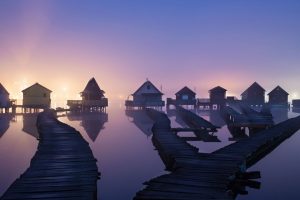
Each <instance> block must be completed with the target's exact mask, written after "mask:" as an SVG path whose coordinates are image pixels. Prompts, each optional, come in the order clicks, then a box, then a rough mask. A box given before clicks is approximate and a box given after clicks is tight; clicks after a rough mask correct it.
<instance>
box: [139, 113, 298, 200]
mask: <svg viewBox="0 0 300 200" xmlns="http://www.w3.org/2000/svg"><path fill="white" fill-rule="evenodd" d="M155 112H157V111H153V110H151V111H149V113H150V115H152V116H155V117H156V123H155V125H154V127H153V143H154V145H155V147H156V148H157V149H158V151H159V154H160V156H161V157H162V160H164V163H165V164H166V166H167V169H168V170H170V171H171V173H170V174H165V175H162V176H159V177H157V178H154V179H152V180H150V181H147V182H145V185H146V187H145V188H144V189H143V190H141V191H139V192H138V193H137V194H136V196H135V198H134V199H135V200H158V199H160V200H162V199H165V200H167V199H173V200H199V199H203V200H204V199H205V200H207V199H219V200H225V199H226V200H228V199H235V198H236V195H237V193H239V192H240V193H246V191H244V190H243V187H244V186H245V185H247V184H249V185H251V184H252V186H254V185H255V184H254V183H253V181H252V180H247V179H248V178H249V177H248V178H247V176H246V175H245V176H243V173H245V171H246V169H247V167H249V166H251V164H254V163H255V162H257V161H258V160H259V159H261V158H262V157H263V156H264V155H266V154H268V153H269V152H270V151H272V150H273V149H274V148H275V147H276V146H278V145H279V144H280V143H281V142H283V141H284V140H285V139H286V138H288V137H289V136H291V135H292V134H293V133H295V132H296V131H297V130H299V129H300V117H297V118H293V119H289V120H287V121H285V122H282V123H281V124H278V125H276V126H274V127H272V128H271V129H268V130H265V131H263V132H261V133H260V134H257V135H255V136H253V137H251V138H247V139H244V140H241V141H239V142H237V143H234V144H232V145H229V146H227V147H224V148H222V149H220V150H218V151H215V152H213V153H211V154H199V153H197V152H196V149H195V148H194V147H192V146H189V145H188V144H187V143H184V142H182V140H181V139H180V138H179V137H178V136H176V135H175V136H174V133H173V132H172V131H171V130H170V122H169V121H168V118H167V116H164V114H163V113H159V114H154V113H155ZM241 174H242V175H241ZM251 181H252V182H251ZM240 183H243V184H245V185H242V186H241V185H239V184H240ZM241 188H242V189H241Z"/></svg>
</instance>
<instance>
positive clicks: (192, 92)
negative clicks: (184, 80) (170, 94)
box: [175, 86, 196, 95]
mask: <svg viewBox="0 0 300 200" xmlns="http://www.w3.org/2000/svg"><path fill="white" fill-rule="evenodd" d="M186 93H191V94H193V95H196V93H195V92H194V91H193V90H191V89H190V88H188V87H187V86H184V87H183V88H182V89H181V90H179V91H178V92H176V94H175V95H180V94H186Z"/></svg>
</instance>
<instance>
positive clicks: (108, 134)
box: [0, 103, 300, 200]
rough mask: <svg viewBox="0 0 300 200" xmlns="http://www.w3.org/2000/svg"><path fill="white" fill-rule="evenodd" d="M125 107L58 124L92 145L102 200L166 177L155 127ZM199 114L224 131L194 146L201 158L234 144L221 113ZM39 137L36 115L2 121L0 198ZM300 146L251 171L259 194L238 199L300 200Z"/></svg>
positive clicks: (298, 138)
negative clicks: (257, 173)
mask: <svg viewBox="0 0 300 200" xmlns="http://www.w3.org/2000/svg"><path fill="white" fill-rule="evenodd" d="M122 104H123V103H111V104H110V107H109V108H108V110H107V114H103V113H102V114H99V113H98V114H96V113H92V114H85V115H74V114H73V115H70V114H68V115H65V116H61V117H60V118H59V119H60V120H61V121H63V122H65V123H67V124H69V125H71V126H73V127H75V128H76V129H77V130H79V131H80V132H81V134H82V135H83V137H84V138H85V140H87V141H88V142H89V143H90V147H91V149H92V150H93V153H94V156H95V157H96V158H97V160H98V163H97V164H98V168H99V171H100V172H101V179H100V180H99V181H98V199H102V200H119V199H120V200H130V199H132V198H133V197H134V196H135V193H136V192H138V191H139V190H140V189H142V188H143V184H142V183H143V182H145V181H147V180H149V179H151V178H153V177H155V176H158V175H160V174H164V173H167V172H166V171H164V165H163V163H162V161H161V160H160V158H159V155H158V153H157V151H155V150H154V147H153V145H152V142H151V126H152V123H153V122H152V121H151V120H150V119H149V118H148V117H147V116H146V115H145V114H144V113H142V112H130V111H125V109H124V107H123V106H122ZM168 114H169V117H170V119H171V122H172V127H185V126H186V125H185V124H184V123H183V122H182V121H181V119H180V118H179V117H178V116H176V114H174V113H168ZM197 114H199V115H201V116H202V117H204V118H205V119H207V120H210V121H211V122H212V123H213V124H215V125H218V126H220V127H222V128H221V129H220V130H219V131H218V132H217V133H216V135H217V136H218V139H219V141H218V142H216V141H211V142H200V141H196V142H191V144H193V145H195V146H197V147H198V148H199V152H212V151H214V150H216V149H219V148H221V147H223V146H226V145H228V144H230V143H232V142H235V140H236V138H235V137H233V136H232V135H231V134H230V133H229V131H228V129H227V127H226V126H225V123H224V122H223V120H222V119H221V118H220V115H219V114H218V113H217V112H208V111H205V112H203V111H201V112H198V113H197ZM274 114H276V117H275V121H276V122H279V121H282V120H285V119H287V118H288V117H294V116H297V115H298V114H296V113H292V112H289V113H287V112H286V111H282V110H278V109H277V110H275V111H274ZM36 136H37V131H36V128H35V116H34V115H24V116H22V115H19V116H14V117H12V116H7V115H5V116H4V115H2V116H0V163H1V164H0V180H1V184H0V196H1V195H2V194H3V193H4V192H5V190H6V189H7V188H8V187H9V185H10V184H11V183H12V182H13V181H14V180H15V179H16V178H17V177H19V175H20V174H22V173H23V172H24V171H25V170H26V169H27V167H28V166H29V164H30V160H31V158H32V156H33V155H34V153H35V151H36V147H37V144H38V141H37V140H36ZM184 136H192V135H189V134H186V133H185V134H184ZM299 146H300V135H299V132H298V133H296V134H294V135H293V136H292V137H291V138H289V139H288V140H286V141H285V142H284V143H283V144H281V145H280V146H279V147H278V148H277V149H275V150H274V151H273V152H272V153H270V154H269V155H268V156H266V157H265V158H264V159H263V160H261V161H260V162H258V163H257V164H256V165H254V166H253V167H251V168H250V169H249V170H259V171H261V175H262V178H261V179H260V180H259V181H260V182H261V183H262V184H261V189H260V190H252V189H248V191H249V195H246V196H239V197H238V199H241V200H242V199H245V200H246V199H264V200H265V199H299V197H300V194H299V192H298V191H297V188H298V185H299V184H300V173H298V172H297V171H298V169H299V168H300V157H299V156H297V154H298V149H299Z"/></svg>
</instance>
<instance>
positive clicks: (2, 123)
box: [0, 114, 14, 138]
mask: <svg viewBox="0 0 300 200" xmlns="http://www.w3.org/2000/svg"><path fill="white" fill-rule="evenodd" d="M13 118H14V116H13V115H11V114H0V138H1V137H2V136H3V135H4V133H5V132H6V131H7V130H8V128H9V122H10V121H11V120H12V119H13Z"/></svg>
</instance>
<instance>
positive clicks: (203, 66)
mask: <svg viewBox="0 0 300 200" xmlns="http://www.w3.org/2000/svg"><path fill="white" fill-rule="evenodd" d="M0 25H1V31H0V69H1V73H0V82H1V83H2V84H3V85H4V86H5V87H6V88H7V89H8V90H9V92H10V93H11V97H13V98H20V94H21V93H20V91H21V90H22V89H24V88H25V87H27V86H29V85H31V84H33V83H35V82H39V83H41V84H42V85H44V86H46V87H48V88H49V89H51V90H52V91H53V95H54V98H58V99H66V98H76V97H78V93H79V92H81V91H82V90H83V88H84V86H85V84H86V83H87V81H88V80H89V79H90V78H91V77H95V78H96V80H97V81H98V83H99V85H100V87H101V88H102V89H103V90H105V91H106V94H107V96H108V97H109V98H121V99H125V98H127V96H128V95H129V94H131V93H132V92H134V91H135V90H136V89H137V88H138V87H139V86H140V85H141V84H142V83H143V82H144V81H145V80H146V78H148V79H149V80H150V81H152V82H153V83H154V84H155V85H156V86H157V87H158V88H160V87H161V86H162V89H163V92H164V93H165V94H166V95H167V96H172V95H173V94H174V93H175V92H177V91H178V90H179V89H181V88H182V87H183V86H185V85H187V86H189V87H190V88H191V89H193V90H196V92H197V95H198V97H206V96H207V95H208V93H207V90H209V89H211V88H212V87H215V86H217V85H221V86H223V87H225V88H226V89H227V90H228V92H229V95H236V96H238V97H240V96H239V95H240V94H241V93H242V92H243V90H244V89H246V88H247V87H248V86H249V85H250V84H252V82H254V81H257V82H258V83H260V84H261V85H262V86H263V87H264V88H265V89H266V91H267V92H269V91H270V90H272V89H273V88H274V87H275V86H277V85H281V86H282V87H283V88H284V89H286V90H287V91H288V92H289V93H290V94H291V95H290V96H292V97H297V98H300V87H299V78H300V61H299V59H300V1H299V0H280V1H279V0H249V1H243V0H119V1H115V0H105V1H102V0H42V1H40V0H1V1H0Z"/></svg>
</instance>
